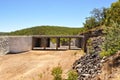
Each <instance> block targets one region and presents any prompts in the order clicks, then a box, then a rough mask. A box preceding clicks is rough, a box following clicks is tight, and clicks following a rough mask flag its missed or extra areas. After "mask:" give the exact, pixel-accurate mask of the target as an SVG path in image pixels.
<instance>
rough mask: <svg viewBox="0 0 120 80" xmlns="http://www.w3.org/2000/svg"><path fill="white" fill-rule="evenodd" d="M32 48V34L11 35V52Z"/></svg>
mask: <svg viewBox="0 0 120 80" xmlns="http://www.w3.org/2000/svg"><path fill="white" fill-rule="evenodd" d="M31 49H32V37H31V36H9V52H11V53H19V52H24V51H29V50H31Z"/></svg>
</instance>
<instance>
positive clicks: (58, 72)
mask: <svg viewBox="0 0 120 80" xmlns="http://www.w3.org/2000/svg"><path fill="white" fill-rule="evenodd" d="M52 75H53V76H54V80H62V77H61V75H62V69H61V67H60V66H58V67H54V68H53V69H52Z"/></svg>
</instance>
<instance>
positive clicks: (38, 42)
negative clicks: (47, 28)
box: [34, 38, 41, 47]
mask: <svg viewBox="0 0 120 80" xmlns="http://www.w3.org/2000/svg"><path fill="white" fill-rule="evenodd" d="M34 47H41V38H35V46H34Z"/></svg>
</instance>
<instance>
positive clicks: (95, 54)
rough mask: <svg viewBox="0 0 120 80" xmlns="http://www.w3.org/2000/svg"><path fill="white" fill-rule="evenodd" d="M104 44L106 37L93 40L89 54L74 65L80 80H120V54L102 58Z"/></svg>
mask: <svg viewBox="0 0 120 80" xmlns="http://www.w3.org/2000/svg"><path fill="white" fill-rule="evenodd" d="M103 42H104V37H101V36H99V37H93V38H91V39H90V43H89V44H88V48H87V54H86V55H84V56H83V57H81V58H80V59H78V60H76V61H75V63H74V64H73V69H75V70H76V71H77V72H78V75H79V77H78V80H120V75H119V74H120V52H118V53H117V54H115V55H112V56H110V57H104V58H100V55H99V53H100V52H101V45H102V43H103Z"/></svg>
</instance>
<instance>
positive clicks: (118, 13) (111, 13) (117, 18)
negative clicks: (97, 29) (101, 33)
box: [105, 0, 120, 26]
mask: <svg viewBox="0 0 120 80" xmlns="http://www.w3.org/2000/svg"><path fill="white" fill-rule="evenodd" d="M112 21H114V22H115V23H118V24H120V0H118V1H117V2H114V3H112V5H111V7H110V8H109V9H108V10H107V15H106V20H105V23H106V25H107V26H111V25H112V24H111V23H112Z"/></svg>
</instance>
